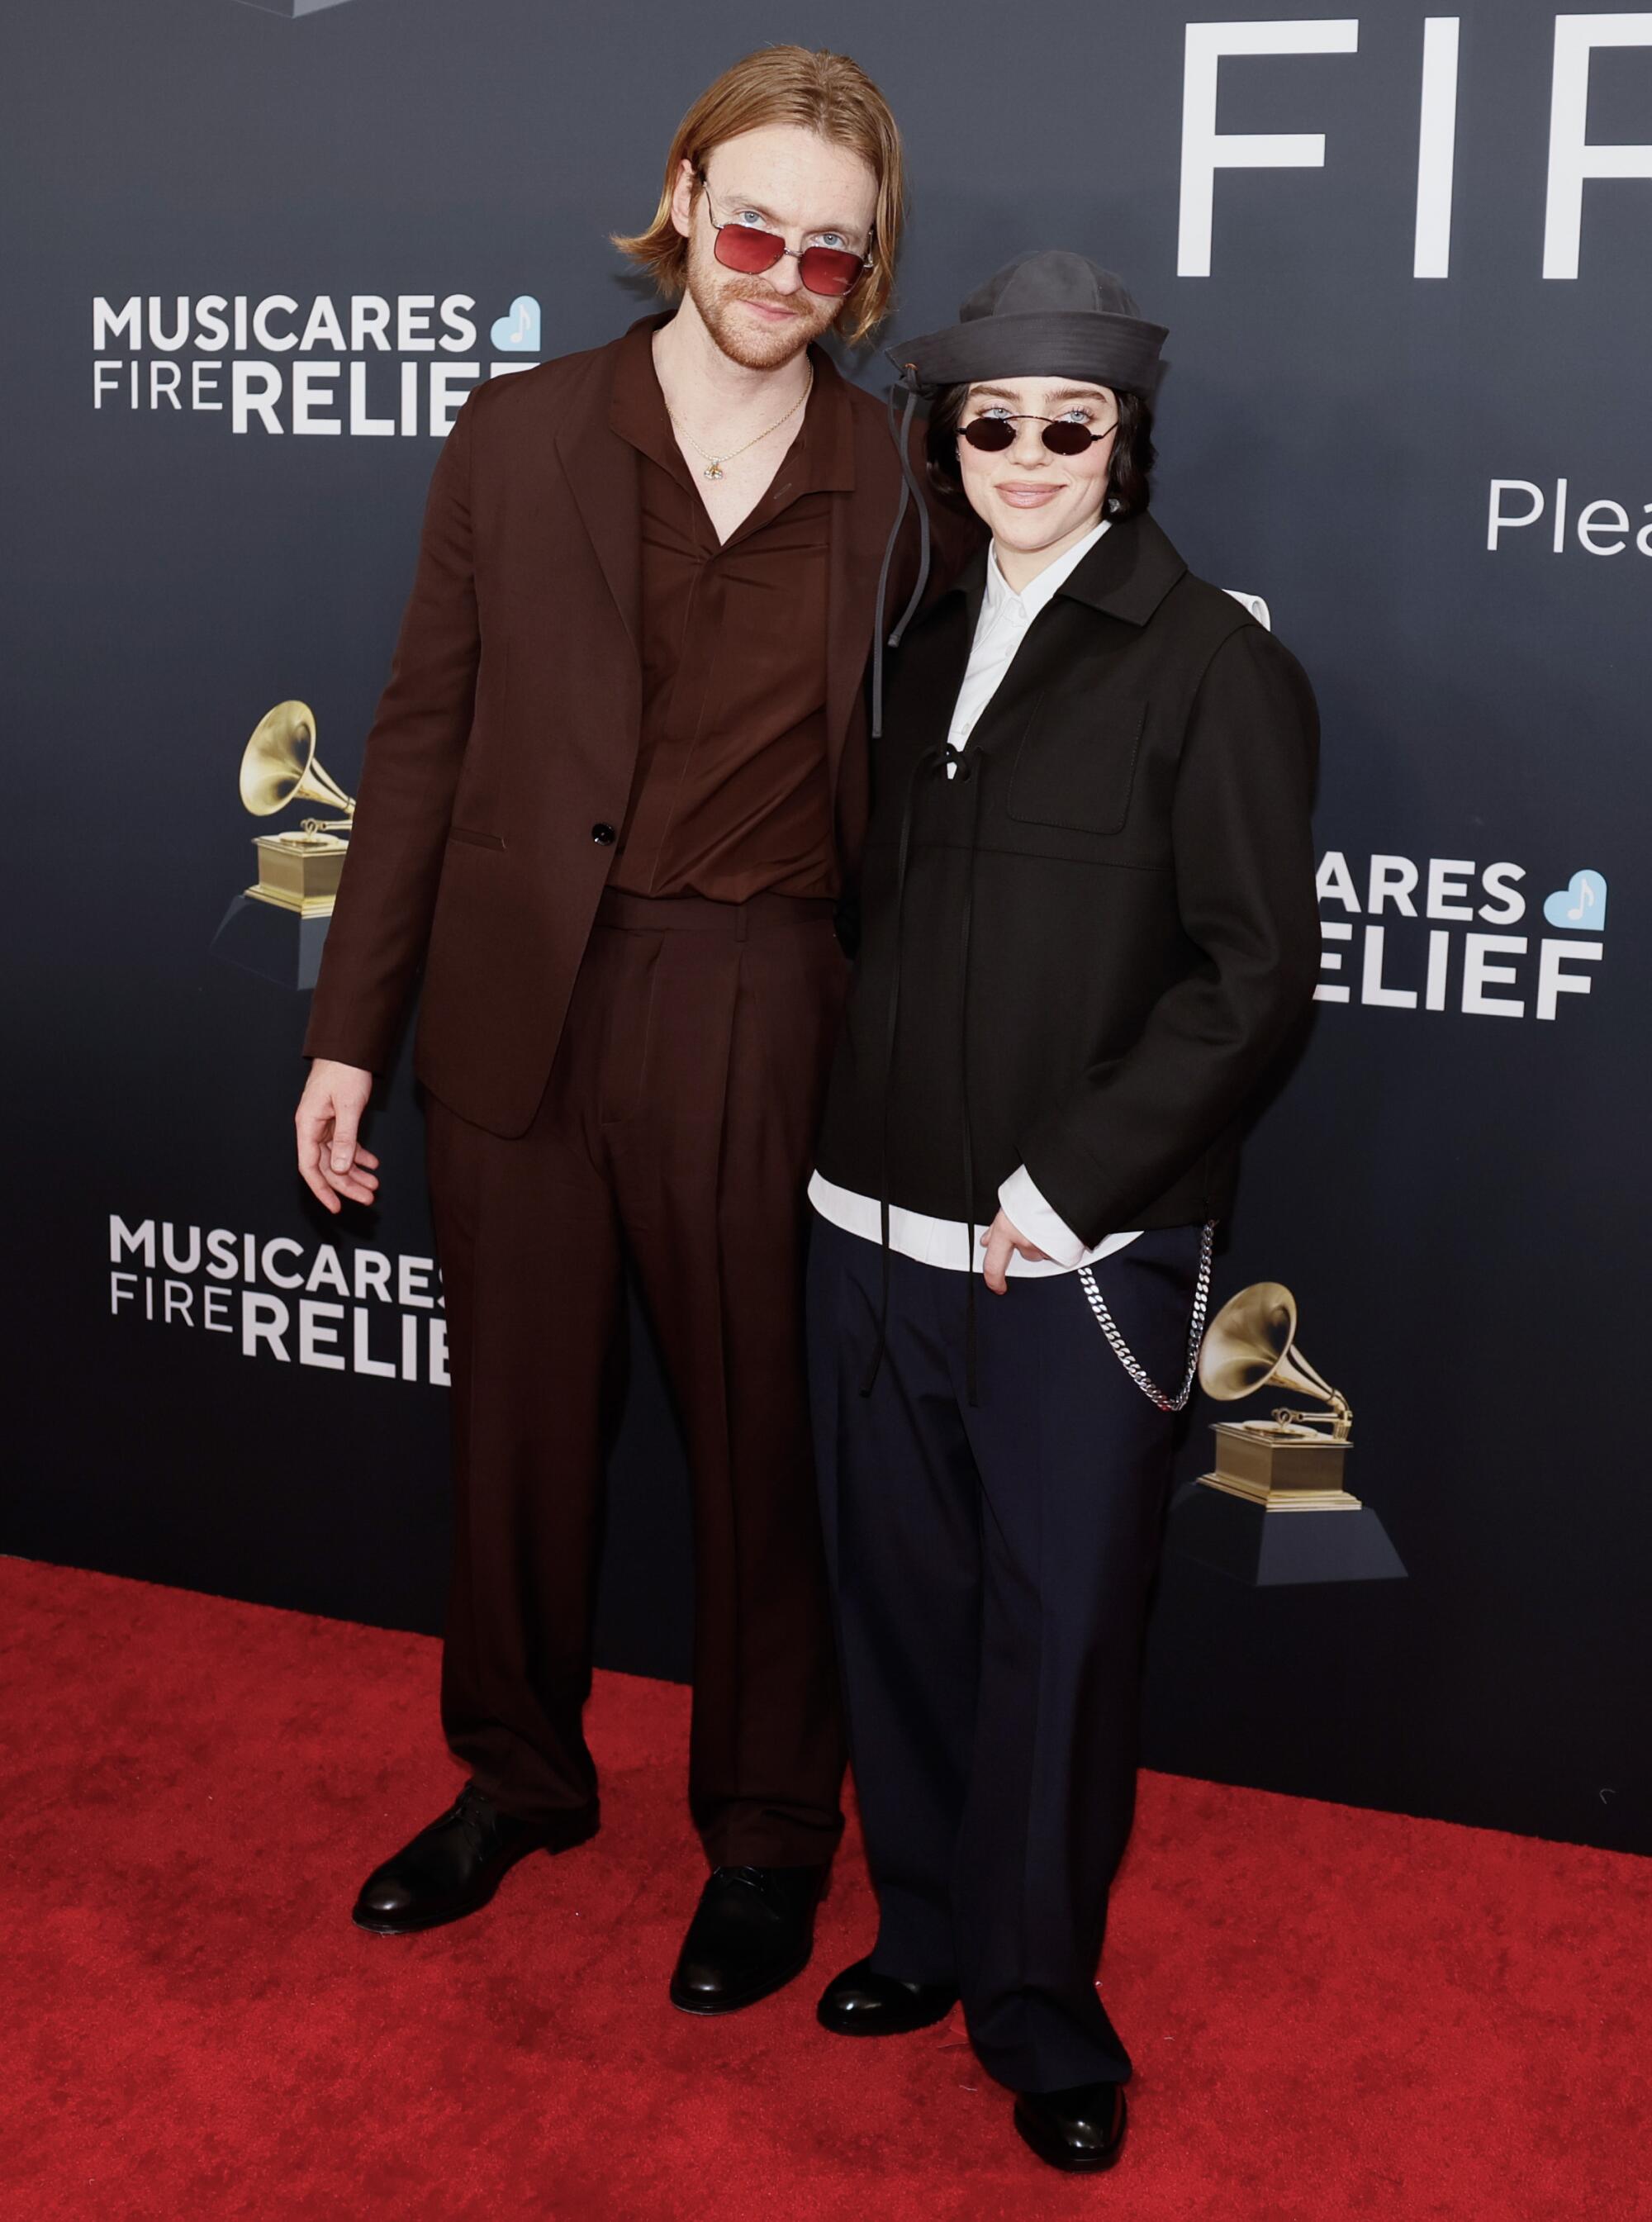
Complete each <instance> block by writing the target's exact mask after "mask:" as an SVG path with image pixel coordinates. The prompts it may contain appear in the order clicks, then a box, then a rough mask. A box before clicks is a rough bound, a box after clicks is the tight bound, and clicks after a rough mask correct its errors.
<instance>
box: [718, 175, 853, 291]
mask: <svg viewBox="0 0 1652 2222" xmlns="http://www.w3.org/2000/svg"><path fill="white" fill-rule="evenodd" d="M700 184H701V185H702V186H706V173H705V172H704V171H703V170H702V171H701V172H700ZM706 213H707V216H708V217H710V219H711V228H712V229H713V232H714V233H715V234H716V240H715V242H714V244H713V248H712V252H713V254H715V255H716V257H717V259H718V260H719V262H720V263H721V264H722V265H723V267H724V268H725V270H741V271H744V273H745V274H746V276H747V277H748V278H755V277H756V275H757V273H758V272H759V271H760V270H772V269H773V268H774V267H775V265H776V262H778V261H779V260H781V258H782V255H787V254H789V255H790V256H791V258H792V260H794V261H795V263H796V265H797V274H798V276H799V277H800V278H801V279H802V281H803V283H804V284H805V286H807V287H808V290H809V292H811V293H824V294H829V295H831V296H832V297H833V298H838V299H841V298H842V297H843V295H844V294H845V293H846V292H848V291H849V289H850V287H851V286H852V285H853V284H854V282H855V280H856V279H857V278H858V277H859V275H860V273H861V272H862V271H863V270H864V269H865V268H867V267H868V266H869V264H870V260H871V257H870V255H866V254H850V253H849V251H848V249H847V248H842V247H805V248H801V250H800V249H799V248H795V247H788V246H787V244H786V242H785V241H784V240H783V239H782V237H781V236H780V235H779V233H778V232H775V231H765V230H763V229H762V227H761V226H760V225H757V224H755V223H719V222H718V221H717V216H716V212H715V211H714V210H713V207H712V203H711V191H710V188H709V186H706Z"/></svg>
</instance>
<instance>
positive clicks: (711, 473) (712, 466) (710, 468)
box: [700, 463, 723, 479]
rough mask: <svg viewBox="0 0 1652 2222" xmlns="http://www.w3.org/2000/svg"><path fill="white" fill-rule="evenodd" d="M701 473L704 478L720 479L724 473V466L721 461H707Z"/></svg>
mask: <svg viewBox="0 0 1652 2222" xmlns="http://www.w3.org/2000/svg"><path fill="white" fill-rule="evenodd" d="M722 475H723V466H722V465H721V463H707V466H706V468H705V469H704V470H703V471H701V473H700V477H701V478H702V479H720V478H721V477H722Z"/></svg>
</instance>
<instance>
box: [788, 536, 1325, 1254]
mask: <svg viewBox="0 0 1652 2222" xmlns="http://www.w3.org/2000/svg"><path fill="white" fill-rule="evenodd" d="M985 580H986V556H985V551H984V550H983V552H982V553H981V554H980V555H978V556H977V557H976V558H975V560H974V561H973V562H971V563H970V566H969V567H968V568H966V569H965V570H964V573H963V574H962V575H961V577H960V578H959V579H958V581H957V583H956V584H955V585H954V586H953V587H952V589H951V591H950V592H948V593H945V595H943V596H942V597H941V598H940V599H939V601H938V602H937V604H936V605H935V606H934V608H933V610H932V611H931V612H929V614H928V615H927V617H926V618H923V619H922V620H920V623H919V624H918V625H915V626H914V629H913V630H912V631H910V632H909V633H908V636H907V639H906V643H905V644H904V646H903V647H902V649H901V653H900V657H899V661H898V663H897V664H896V666H895V669H894V671H893V674H892V676H891V681H890V686H889V700H888V705H887V709H886V713H885V719H884V731H883V740H882V742H881V744H877V751H876V756H875V759H874V764H873V781H874V794H873V810H872V818H871V823H870V830H869V833H868V838H867V845H866V849H865V852H864V860H863V865H862V876H861V884H860V945H859V951H858V955H857V964H856V971H855V976H854V981H853V983H852V986H851V991H850V998H849V1007H848V1015H847V1023H846V1027H845V1033H844V1035H843V1038H842V1039H841V1041H840V1043H839V1050H838V1054H837V1058H836V1061H835V1064H834V1066H833V1069H832V1079H831V1084H830V1089H829V1092H828V1097H827V1104H826V1117H825V1122H824V1127H823V1130H822V1133H821V1137H820V1148H819V1152H818V1153H817V1163H818V1164H819V1166H820V1171H821V1172H822V1173H824V1174H825V1176H826V1178H827V1179H828V1180H832V1181H835V1182H837V1183H839V1185H841V1186H842V1187H845V1188H848V1189H857V1190H858V1191H859V1192H860V1193H862V1194H863V1195H869V1196H881V1197H882V1198H883V1200H884V1202H887V1203H893V1204H899V1205H903V1206H905V1207H906V1208H908V1209H910V1210H915V1211H922V1212H928V1213H932V1214H933V1215H935V1216H937V1217H939V1218H945V1219H959V1220H962V1219H965V1218H972V1219H973V1220H974V1221H975V1223H976V1225H977V1227H982V1226H985V1225H986V1224H987V1223H988V1222H989V1221H990V1220H991V1219H992V1217H993V1216H994V1215H995V1213H996V1210H997V1208H998V1199H997V1189H998V1183H1000V1182H1001V1181H1002V1180H1003V1179H1004V1178H1006V1177H1007V1176H1008V1174H1010V1173H1012V1172H1014V1170H1015V1169H1016V1167H1017V1166H1018V1165H1020V1164H1022V1163H1025V1164H1026V1165H1027V1170H1028V1171H1029V1172H1030V1173H1031V1175H1032V1177H1033V1180H1034V1182H1035V1183H1037V1185H1038V1187H1039V1188H1040V1189H1041V1190H1042V1192H1043V1194H1044V1196H1046V1199H1047V1200H1048V1202H1050V1203H1051V1204H1052V1206H1053V1207H1054V1208H1055V1210H1056V1211H1057V1212H1058V1213H1059V1215H1060V1216H1061V1217H1062V1218H1063V1219H1064V1220H1065V1221H1066V1223H1067V1224H1068V1226H1069V1227H1071V1228H1072V1230H1073V1231H1074V1233H1077V1234H1078V1235H1080V1236H1081V1237H1082V1238H1083V1240H1084V1242H1085V1243H1086V1245H1090V1244H1093V1243H1096V1242H1097V1241H1099V1240H1100V1239H1101V1238H1102V1236H1103V1235H1104V1234H1108V1233H1115V1232H1119V1231H1121V1230H1122V1229H1125V1228H1128V1227H1171V1226H1178V1225H1184V1224H1187V1223H1190V1222H1194V1221H1203V1220H1205V1219H1209V1218H1215V1217H1220V1216H1222V1215H1223V1214H1224V1213H1225V1212H1226V1211H1227V1209H1228V1205H1229V1202H1230V1200H1231V1196H1232V1191H1233V1184H1234V1174H1235V1171H1236V1158H1237V1139H1238V1128H1239V1124H1240V1121H1241V1116H1242V1114H1243V1112H1244V1109H1245V1107H1246V1104H1247V1100H1248V1099H1249V1098H1250V1096H1251V1095H1253V1091H1254V1090H1255V1089H1256V1086H1257V1083H1258V1082H1259V1080H1260V1079H1261V1077H1262V1076H1263V1075H1264V1073H1265V1072H1266V1070H1267V1067H1268V1065H1269V1064H1270V1063H1271V1062H1272V1059H1273V1058H1274V1057H1275V1055H1276V1053H1277V1052H1278V1050H1279V1048H1280V1047H1281V1045H1282V1044H1283V1043H1284V1042H1285V1039H1286V1037H1287V1035H1288V1034H1289V1033H1291V1029H1292V1027H1293V1026H1294V1024H1295V1023H1296V1021H1297V1020H1299V1019H1300V1018H1301V1017H1302V1016H1303V1013H1304V1011H1305V1009H1306V1007H1307V1005H1308V1003H1309V1001H1310V997H1311V995H1312V992H1313V985H1314V982H1315V979H1316V976H1317V971H1318V963H1319V925H1318V913H1317V907H1316V900H1315V890H1314V858H1313V845H1312V838H1311V834H1310V823H1309V812H1310V797H1311V788H1312V783H1313V777H1314V770H1315V763H1316V751H1317V741H1318V721H1317V718H1316V712H1315V706H1314V698H1313V694H1312V691H1311V690H1310V687H1309V684H1308V681H1307V679H1306V677H1305V676H1304V675H1303V671H1302V668H1301V666H1300V665H1299V664H1298V663H1297V660H1296V658H1295V657H1294V656H1292V655H1291V652H1290V650H1288V649H1286V648H1284V647H1282V646H1281V645H1280V643H1278V641H1277V640H1276V639H1275V638H1274V637H1272V634H1271V633H1270V632H1269V631H1267V630H1266V627H1265V626H1263V625H1259V624H1258V623H1257V622H1256V620H1255V619H1254V618H1252V617H1251V615H1250V614H1249V612H1247V611H1246V610H1245V609H1243V608H1242V607H1241V606H1240V604H1239V603H1237V602H1236V601H1234V599H1233V598H1232V596H1231V595H1228V594H1226V593H1222V591H1221V590H1220V589H1219V588H1217V587H1212V586H1209V585H1207V584H1206V583H1205V581H1203V580H1202V579H1196V578H1195V577H1193V575H1192V574H1191V573H1190V571H1189V570H1188V568H1187V566H1186V565H1185V564H1184V562H1183V561H1182V559H1181V557H1180V556H1178V554H1177V552H1176V550H1175V549H1174V548H1173V547H1172V546H1171V543H1170V542H1169V541H1168V540H1167V539H1166V538H1165V535H1164V533H1163V532H1161V531H1160V530H1159V526H1158V525H1157V524H1155V523H1154V522H1153V519H1152V518H1150V517H1146V516H1139V517H1135V518H1129V519H1128V520H1125V521H1123V522H1121V523H1117V524H1114V525H1112V526H1111V527H1110V529H1109V530H1108V531H1107V532H1105V533H1103V535H1102V538H1101V539H1100V541H1099V542H1098V543H1096V546H1095V547H1094V548H1093V549H1091V550H1090V553H1089V555H1088V556H1085V558H1084V561H1083V562H1082V563H1080V564H1079V565H1078V567H1077V569H1076V570H1075V571H1074V572H1073V573H1072V574H1071V577H1070V578H1069V579H1068V580H1067V581H1066V582H1065V585H1064V586H1063V587H1061V588H1060V589H1059V590H1058V592H1057V593H1056V594H1055V595H1054V596H1053V597H1052V599H1051V601H1050V602H1049V604H1048V605H1047V606H1046V608H1045V609H1044V610H1043V611H1041V612H1040V614H1039V616H1038V617H1037V618H1035V619H1034V620H1033V624H1032V625H1031V626H1029V628H1028V630H1027V636H1026V637H1025V639H1024V640H1023V641H1022V643H1021V646H1020V648H1019V650H1017V652H1016V655H1015V657H1014V662H1012V663H1011V664H1010V667H1009V668H1008V671H1007V672H1006V674H1005V675H1004V677H1003V680H1002V682H1001V684H1000V686H999V687H998V691H997V692H996V694H995V695H994V696H993V697H992V700H990V702H989V704H988V706H987V707H986V709H985V710H984V711H983V713H982V716H981V718H980V719H979V720H978V722H977V725H976V727H975V730H974V731H973V732H972V734H971V735H970V740H969V743H968V744H967V746H966V748H965V749H964V752H963V755H962V756H961V757H958V758H957V759H956V760H955V761H956V762H957V764H958V773H957V775H956V776H955V777H953V778H952V779H950V780H949V779H948V778H946V777H945V769H944V767H945V762H946V760H947V757H948V754H949V751H948V750H947V748H946V731H947V726H948V724H949V722H950V719H951V715H952V705H953V702H954V700H956V698H957V694H958V687H959V684H960V682H961V681H962V680H963V677H964V668H965V666H966V664H967V662H968V660H969V653H970V640H971V637H972V636H973V633H974V630H975V622H976V618H977V612H978V611H979V609H980V606H981V597H982V593H983V589H984V586H985Z"/></svg>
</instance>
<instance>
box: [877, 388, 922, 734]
mask: <svg viewBox="0 0 1652 2222" xmlns="http://www.w3.org/2000/svg"><path fill="white" fill-rule="evenodd" d="M904 382H905V384H906V396H907V398H906V405H905V407H904V408H903V409H902V411H901V428H900V430H899V431H896V430H895V387H894V386H891V387H890V388H889V403H888V413H889V436H890V438H891V439H892V440H893V441H894V442H895V446H896V447H897V448H898V449H899V450H900V454H901V506H900V507H899V509H897V510H896V511H895V523H894V524H893V525H892V526H891V528H890V530H889V541H888V543H887V545H886V546H885V548H884V550H883V565H882V568H880V570H879V572H878V574H877V625H876V634H875V637H874V638H873V642H872V738H873V739H874V740H875V741H876V740H879V739H881V738H883V646H884V640H883V606H884V599H885V597H886V595H887V594H888V592H889V566H890V564H891V563H892V562H894V561H895V547H896V544H897V543H898V542H899V540H900V537H901V525H902V524H904V523H905V522H906V515H907V510H908V505H910V504H911V503H913V502H914V501H915V502H916V503H917V505H918V583H917V585H916V586H915V587H914V588H913V590H912V596H911V599H910V600H909V601H908V604H907V606H906V607H905V609H904V610H902V611H901V616H900V618H899V621H898V622H897V623H896V625H895V630H894V631H893V632H892V633H890V635H889V646H890V647H891V648H899V646H900V645H901V634H902V633H903V632H904V631H906V629H907V626H908V625H909V624H910V623H911V620H912V614H913V612H914V610H915V609H916V608H917V606H918V605H919V603H920V601H921V600H922V599H923V591H924V588H925V587H926V586H927V584H928V581H929V505H928V503H927V501H926V500H925V499H924V497H923V489H922V488H921V487H920V486H919V484H918V480H917V478H916V476H915V475H914V472H913V468H912V457H911V455H910V454H909V453H908V436H909V434H910V432H911V430H912V412H913V411H914V409H915V408H916V407H917V405H918V388H917V386H915V385H914V383H912V381H911V379H910V376H909V375H908V376H907V377H906V378H905V380H904Z"/></svg>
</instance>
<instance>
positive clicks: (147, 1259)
mask: <svg viewBox="0 0 1652 2222" xmlns="http://www.w3.org/2000/svg"><path fill="white" fill-rule="evenodd" d="M441 1281H442V1276H441V1272H440V1271H439V1269H438V1267H437V1263H436V1260H435V1259H433V1258H416V1257H413V1256H412V1255H411V1254H409V1253H399V1254H397V1255H395V1256H392V1255H391V1254H390V1253H389V1252H387V1251H384V1250H371V1249H368V1248H367V1246H366V1245H365V1244H361V1243H356V1244H351V1245H347V1244H335V1243H331V1242H317V1241H314V1240H298V1238H297V1237H295V1236H292V1235H290V1234H275V1235H267V1234H250V1233H236V1231H235V1230H234V1229H233V1228H231V1227H205V1228H204V1227H196V1226H187V1225H183V1224H180V1223H179V1222H176V1221H173V1220H170V1219H168V1220H162V1221H159V1222H157V1221H156V1220H155V1219H154V1217H153V1216H150V1217H147V1218H141V1219H136V1218H135V1219H134V1220H133V1221H131V1222H130V1223H129V1222H128V1221H126V1220H125V1219H124V1218H123V1217H122V1215H121V1214H120V1213H118V1212H113V1211H112V1212H110V1215H109V1309H110V1315H111V1316H112V1317H114V1318H116V1319H122V1320H126V1321H148V1322H150V1323H151V1324H153V1325H154V1326H156V1327H165V1328H191V1329H193V1330H194V1331H195V1332H196V1333H198V1334H223V1335H229V1337H230V1338H231V1342H232V1346H233V1347H234V1348H235V1349H236V1351H238V1352H239V1353H240V1355H241V1356H242V1358H255V1359H263V1360H265V1361H266V1362H273V1363H274V1364H276V1365H308V1366H314V1367H317V1368H318V1369H319V1370H320V1371H323V1372H329V1373H345V1372H349V1373H355V1374H361V1375H362V1376H364V1377H366V1378H368V1379H372V1380H380V1381H419V1382H424V1383H426V1384H429V1385H430V1387H432V1388H438V1389H445V1388H446V1387H447V1385H448V1322H447V1318H446V1315H445V1311H444V1309H443V1299H442V1288H441Z"/></svg>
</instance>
